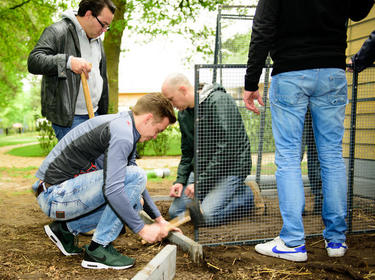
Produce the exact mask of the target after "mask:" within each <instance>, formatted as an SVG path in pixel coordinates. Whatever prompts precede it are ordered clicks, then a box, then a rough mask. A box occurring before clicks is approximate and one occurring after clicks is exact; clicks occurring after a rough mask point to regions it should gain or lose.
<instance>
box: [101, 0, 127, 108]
mask: <svg viewBox="0 0 375 280" xmlns="http://www.w3.org/2000/svg"><path fill="white" fill-rule="evenodd" d="M113 3H114V4H115V5H116V7H117V8H116V12H115V16H114V19H113V21H112V24H111V30H110V31H108V32H106V34H105V38H104V42H103V43H104V50H105V54H106V57H107V75H108V85H109V108H108V113H117V111H118V69H119V62H120V53H121V38H122V33H123V31H124V29H125V22H124V13H125V6H126V1H125V0H113Z"/></svg>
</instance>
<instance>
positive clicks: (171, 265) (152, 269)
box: [132, 244, 177, 280]
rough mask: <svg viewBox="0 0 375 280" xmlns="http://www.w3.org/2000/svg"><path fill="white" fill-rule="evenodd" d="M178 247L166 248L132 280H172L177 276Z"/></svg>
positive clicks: (168, 246) (170, 246)
mask: <svg viewBox="0 0 375 280" xmlns="http://www.w3.org/2000/svg"><path fill="white" fill-rule="evenodd" d="M176 255H177V246H176V245H170V244H168V245H167V246H165V247H164V248H163V249H162V250H161V251H160V252H159V253H158V254H157V255H156V256H155V257H154V258H153V259H152V260H151V261H150V262H149V263H148V264H147V265H146V266H145V267H144V268H143V269H142V270H140V271H138V273H137V274H136V275H135V276H134V277H133V278H132V280H171V279H173V278H174V276H175V275H176Z"/></svg>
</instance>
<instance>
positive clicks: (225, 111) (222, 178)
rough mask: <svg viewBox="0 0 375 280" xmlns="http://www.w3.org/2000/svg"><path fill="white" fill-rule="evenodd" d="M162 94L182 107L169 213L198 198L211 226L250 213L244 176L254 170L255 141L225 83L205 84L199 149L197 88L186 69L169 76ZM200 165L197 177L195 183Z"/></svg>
mask: <svg viewBox="0 0 375 280" xmlns="http://www.w3.org/2000/svg"><path fill="white" fill-rule="evenodd" d="M162 93H163V94H164V96H165V97H167V98H168V99H169V100H170V101H171V103H172V104H173V106H174V107H176V108H177V109H178V110H179V113H178V121H179V124H180V130H181V152H182V156H181V161H180V164H179V166H178V171H177V179H176V182H175V183H174V184H173V186H172V187H171V190H170V196H172V197H175V199H174V201H173V203H172V205H171V207H170V209H169V215H170V216H171V217H172V218H173V217H175V216H177V215H179V214H180V213H182V212H183V211H185V209H186V204H187V203H189V202H190V201H191V199H193V198H194V197H196V198H197V199H198V200H199V201H200V202H201V207H202V210H203V213H204V218H205V222H206V224H207V225H218V224H222V223H226V222H229V221H231V220H233V219H236V218H241V217H243V216H246V215H249V213H250V212H251V208H252V207H253V194H252V191H251V189H250V188H249V187H248V186H246V185H245V184H244V181H245V179H246V177H247V176H248V175H250V171H251V153H250V142H249V139H248V136H247V133H246V130H245V127H244V125H243V122H242V118H241V115H240V113H239V111H238V108H237V106H236V104H235V101H234V100H233V99H232V97H231V96H230V95H229V94H227V93H226V91H225V89H224V88H223V87H221V86H219V85H205V86H204V87H203V88H202V90H201V91H200V94H199V108H198V116H197V122H198V126H197V127H196V129H197V130H196V131H197V138H198V139H199V140H198V141H197V143H196V144H197V150H198V151H199V155H198V156H197V158H196V164H197V166H194V163H195V151H194V122H195V120H194V106H195V104H194V89H193V87H192V85H191V83H190V82H189V80H188V79H187V78H186V77H185V76H184V75H182V74H178V73H177V74H172V75H170V76H168V77H167V79H166V80H165V81H164V83H163V86H162ZM194 167H195V175H196V177H197V178H195V182H196V183H197V186H194Z"/></svg>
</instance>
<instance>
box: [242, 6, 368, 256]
mask: <svg viewBox="0 0 375 280" xmlns="http://www.w3.org/2000/svg"><path fill="white" fill-rule="evenodd" d="M373 3H374V1H373V0H331V1H325V0H318V1H301V0H291V1H281V0H260V1H259V2H258V6H257V9H256V13H255V17H254V23H253V30H252V37H251V42H250V47H249V58H248V63H247V71H246V75H245V91H244V101H245V103H246V106H247V108H248V109H249V110H252V111H254V112H256V113H259V110H258V109H257V108H256V107H255V105H254V100H255V99H256V100H258V102H259V103H260V104H261V105H263V102H262V99H261V96H260V95H259V91H258V83H259V78H260V75H261V73H262V68H263V66H264V62H265V60H266V57H267V55H268V53H269V52H270V55H271V58H272V60H273V62H274V64H273V71H272V83H271V88H270V106H271V113H272V131H273V136H274V138H275V144H276V154H275V163H276V165H277V171H276V181H277V190H278V197H279V207H280V212H281V216H282V218H283V226H282V229H281V232H280V235H279V236H278V237H276V238H275V239H274V240H272V241H270V242H267V243H264V244H258V245H257V246H256V247H255V250H256V251H257V252H258V253H261V254H264V255H268V256H273V257H277V258H283V259H287V260H291V261H306V260H307V252H306V247H305V235H304V227H303V220H302V211H303V209H304V204H305V199H304V189H303V182H302V175H301V165H300V156H301V140H302V131H303V124H304V119H305V114H306V111H307V108H309V109H310V112H311V116H312V123H313V130H314V136H315V142H316V148H317V151H318V157H319V162H320V167H321V178H322V193H323V198H324V201H323V209H322V218H323V222H324V225H325V229H324V231H323V236H324V238H325V244H326V249H327V253H328V256H330V257H341V256H343V255H344V254H345V252H346V250H347V249H348V247H347V245H346V243H345V240H346V236H345V231H346V230H347V225H346V221H345V218H346V212H347V202H346V197H347V182H346V181H347V178H346V170H345V169H346V167H345V164H344V160H343V157H342V137H343V134H344V124H343V123H344V118H345V106H346V104H347V82H346V77H345V66H346V63H345V49H346V23H347V21H348V19H349V18H350V19H352V20H354V21H358V20H361V19H363V18H364V17H366V15H367V14H368V12H369V11H370V9H371V7H372V6H373Z"/></svg>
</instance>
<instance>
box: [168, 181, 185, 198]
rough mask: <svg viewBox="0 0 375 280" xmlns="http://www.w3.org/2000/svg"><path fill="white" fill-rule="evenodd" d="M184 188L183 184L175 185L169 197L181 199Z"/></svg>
mask: <svg viewBox="0 0 375 280" xmlns="http://www.w3.org/2000/svg"><path fill="white" fill-rule="evenodd" d="M183 188H184V186H183V185H182V184H181V183H176V184H174V185H173V186H172V187H171V189H170V191H169V196H170V197H181V193H182V189H183Z"/></svg>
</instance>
